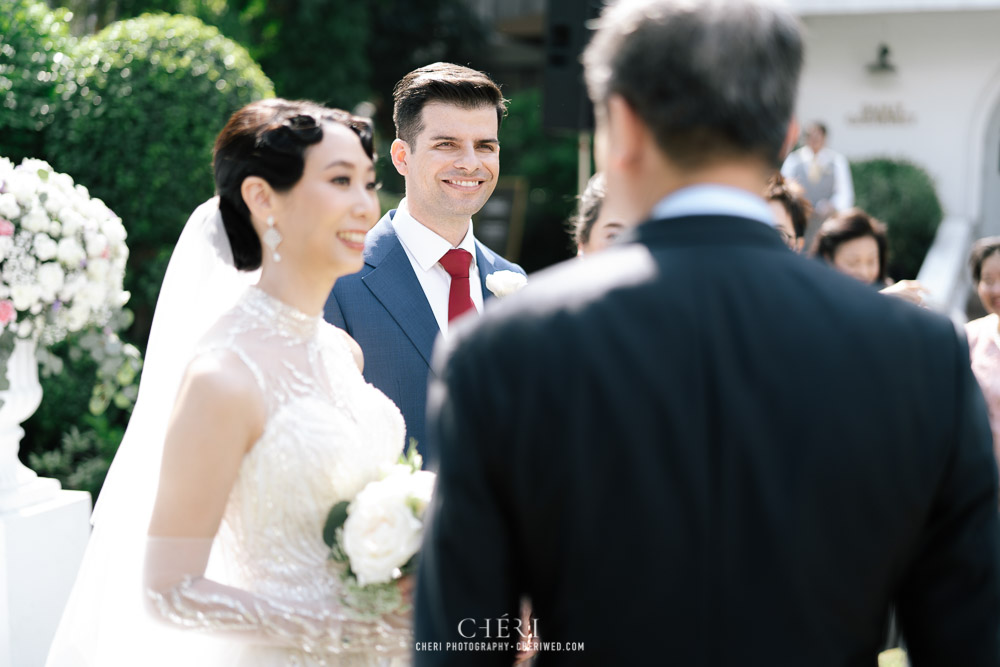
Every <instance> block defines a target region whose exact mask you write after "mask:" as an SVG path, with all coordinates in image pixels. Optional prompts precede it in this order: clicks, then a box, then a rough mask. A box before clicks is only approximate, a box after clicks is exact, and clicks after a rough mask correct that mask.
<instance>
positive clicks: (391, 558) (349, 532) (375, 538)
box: [343, 476, 423, 586]
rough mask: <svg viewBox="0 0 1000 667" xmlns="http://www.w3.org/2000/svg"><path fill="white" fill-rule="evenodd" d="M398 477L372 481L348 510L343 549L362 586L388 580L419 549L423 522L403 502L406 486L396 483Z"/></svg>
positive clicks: (398, 480)
mask: <svg viewBox="0 0 1000 667" xmlns="http://www.w3.org/2000/svg"><path fill="white" fill-rule="evenodd" d="M402 479H403V478H401V477H398V476H393V477H388V478H386V479H384V480H381V481H379V482H372V483H371V484H369V485H368V486H366V487H365V488H364V489H363V490H362V491H361V493H359V494H358V495H357V496H356V497H355V498H354V500H353V501H352V502H351V505H350V508H349V509H348V515H347V521H346V522H345V523H344V538H343V548H344V553H346V554H347V557H348V558H350V560H351V570H352V571H353V572H354V574H355V576H356V577H357V578H358V583H359V584H361V585H362V586H365V585H368V584H383V583H387V582H390V581H392V580H393V579H395V578H396V577H397V576H398V573H399V569H400V568H401V567H403V566H404V565H405V564H406V562H407V561H408V560H410V558H412V557H413V555H414V554H415V553H417V551H419V550H420V540H421V534H422V532H423V522H422V521H420V519H418V518H417V517H415V516H414V515H413V511H412V510H411V509H410V507H409V505H408V503H407V493H406V492H407V490H408V488H407V486H406V485H405V484H401V483H399V482H400V481H401V480H402Z"/></svg>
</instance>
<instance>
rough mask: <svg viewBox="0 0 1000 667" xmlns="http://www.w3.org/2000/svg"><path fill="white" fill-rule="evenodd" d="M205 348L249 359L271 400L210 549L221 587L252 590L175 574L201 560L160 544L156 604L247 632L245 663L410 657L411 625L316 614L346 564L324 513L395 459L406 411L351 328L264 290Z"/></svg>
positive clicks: (176, 618) (186, 620) (185, 623)
mask: <svg viewBox="0 0 1000 667" xmlns="http://www.w3.org/2000/svg"><path fill="white" fill-rule="evenodd" d="M200 349H201V351H202V352H218V351H224V353H231V354H235V355H236V356H237V357H239V359H240V360H242V362H243V363H244V364H245V365H246V366H247V368H249V369H250V370H251V371H252V373H253V375H254V377H255V378H256V380H257V383H258V386H259V388H260V390H261V393H262V395H263V396H264V397H265V400H266V402H267V411H268V417H267V422H266V426H265V428H264V431H263V433H262V435H261V437H260V439H259V440H258V441H257V442H256V443H255V444H254V445H253V448H252V449H251V450H250V451H249V452H248V453H247V454H246V456H245V457H244V459H243V463H242V465H241V468H240V471H239V475H238V477H237V479H236V483H235V484H234V486H233V489H232V492H231V494H230V496H229V501H228V504H227V506H226V510H225V515H224V518H223V522H222V527H221V528H220V531H219V534H218V535H217V537H216V539H215V544H214V545H213V546H212V550H213V551H214V552H215V554H216V557H217V558H218V561H217V562H218V564H219V566H220V567H221V571H223V572H226V573H228V574H227V575H226V576H227V578H228V580H226V581H220V582H218V583H221V584H228V585H229V586H232V587H235V588H238V589H242V590H243V591H248V592H250V593H252V594H254V596H256V599H250V600H248V599H246V598H245V597H243V596H239V595H237V596H232V597H228V596H227V593H226V591H225V589H223V588H222V587H216V586H212V585H210V584H211V583H212V582H204V581H202V582H198V583H197V585H196V580H192V579H191V578H190V577H187V578H185V577H184V575H185V574H186V573H183V572H180V573H178V572H176V569H177V564H178V563H186V562H190V561H191V559H190V558H189V556H188V554H186V553H185V551H188V544H187V543H185V542H181V543H180V544H176V543H177V540H154V542H157V543H158V544H156V546H155V548H156V549H157V550H159V551H160V552H161V553H159V554H158V555H157V557H156V558H155V560H153V561H152V562H153V563H160V562H162V563H163V566H162V567H160V568H158V569H159V570H160V571H159V572H157V571H154V572H152V573H150V572H148V569H149V568H150V567H151V566H150V564H149V562H147V577H148V578H152V579H153V580H160V579H164V580H165V581H168V582H170V583H169V584H167V585H165V586H162V585H161V586H157V587H156V589H155V590H152V591H150V594H151V595H152V596H153V597H154V600H155V605H156V608H157V609H158V610H159V612H160V614H161V615H162V616H163V618H164V619H165V620H167V621H169V622H172V623H175V624H177V625H178V626H181V627H185V628H194V629H203V630H207V631H209V632H212V631H216V632H222V633H226V634H227V635H228V634H231V633H234V632H235V633H237V634H240V633H245V634H246V638H245V639H244V638H242V637H239V638H238V639H237V643H239V644H241V646H239V647H237V648H239V651H238V655H239V659H235V660H234V664H238V665H239V666H240V667H243V666H244V665H247V666H250V665H253V666H254V667H257V666H258V665H260V666H261V667H264V666H267V667H270V666H272V665H275V666H276V665H303V666H306V665H308V666H310V667H311V666H313V665H332V664H337V665H375V664H382V662H383V658H382V657H381V656H380V655H379V654H378V653H377V652H376V646H380V647H381V649H382V650H388V651H389V652H390V654H391V655H395V656H397V657H402V656H404V655H405V654H406V652H407V651H408V649H409V647H410V646H411V642H410V641H409V636H408V635H409V629H408V624H406V623H397V624H396V625H395V626H394V628H390V627H389V626H383V625H373V624H367V623H364V622H361V621H352V620H350V616H349V610H347V609H344V610H343V611H342V612H339V613H337V614H336V617H335V618H327V619H321V618H319V617H318V616H317V610H319V609H322V608H324V607H328V606H329V603H330V601H336V600H338V599H339V593H340V570H339V569H338V566H337V565H336V563H334V562H333V561H331V560H329V558H328V556H329V549H328V547H327V546H326V545H325V544H324V543H323V539H322V534H323V525H324V522H325V520H326V515H327V513H328V512H329V510H330V508H331V507H332V506H333V505H334V504H335V503H337V502H339V501H341V500H350V499H351V498H353V497H354V496H355V495H356V494H357V493H358V492H359V491H361V489H362V488H364V486H365V485H366V484H367V483H368V482H371V481H374V480H377V479H379V475H380V471H382V470H384V469H385V468H386V467H388V466H391V465H392V464H393V463H395V462H396V460H397V459H398V458H399V455H400V452H401V450H402V447H403V439H404V425H403V418H402V415H401V414H400V412H399V410H398V409H397V408H396V406H395V404H393V403H392V401H390V400H389V399H388V398H386V397H385V395H383V394H382V393H381V392H380V391H378V390H377V389H375V387H373V386H371V385H370V384H368V383H366V382H365V380H364V378H363V377H362V375H361V372H360V371H359V369H358V367H357V365H356V362H355V360H354V356H353V354H352V352H351V349H350V348H349V347H348V344H347V341H346V340H345V339H344V335H343V333H341V332H339V331H338V330H337V329H336V328H334V327H333V325H330V324H328V323H326V322H324V321H323V320H322V318H321V317H319V316H317V317H309V316H307V315H304V314H302V313H300V312H299V311H297V310H295V309H294V308H292V307H291V306H288V305H286V304H284V303H282V302H280V301H278V300H277V299H275V298H273V297H271V296H269V295H267V294H266V293H264V292H263V291H261V290H259V289H257V288H255V287H251V288H249V289H248V291H247V292H246V294H244V296H243V297H242V298H241V299H240V301H239V302H238V303H237V305H236V307H235V308H233V310H232V311H230V312H229V313H228V314H226V315H225V316H224V317H223V318H222V319H221V320H220V321H219V323H218V324H217V325H216V326H215V327H213V328H212V329H211V330H210V331H209V333H208V335H207V336H206V338H205V340H204V341H203V342H202V344H201V346H200ZM195 560H196V559H195ZM178 575H180V581H179V582H178V583H174V582H175V581H177V580H178V578H179V577H178ZM209 576H211V575H209ZM272 605H275V606H274V608H273V609H272V610H271V611H270V612H268V611H267V609H268V608H269V607H270V606H272ZM262 609H263V611H262ZM397 621H402V617H400V618H399V619H397ZM338 626H341V627H339V628H338ZM331 628H332V632H331ZM261 639H262V640H263V641H264V643H265V644H270V645H263V646H262V645H260V644H258V643H257V641H258V640H261Z"/></svg>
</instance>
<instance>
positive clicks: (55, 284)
mask: <svg viewBox="0 0 1000 667" xmlns="http://www.w3.org/2000/svg"><path fill="white" fill-rule="evenodd" d="M65 280H66V274H65V273H64V272H63V268H62V267H61V266H59V265H58V264H56V263H55V262H46V263H45V264H42V265H41V266H39V267H38V286H39V288H41V298H42V300H44V301H47V302H49V303H52V302H53V301H55V300H56V295H57V294H58V293H59V290H61V289H62V287H63V283H64V282H65Z"/></svg>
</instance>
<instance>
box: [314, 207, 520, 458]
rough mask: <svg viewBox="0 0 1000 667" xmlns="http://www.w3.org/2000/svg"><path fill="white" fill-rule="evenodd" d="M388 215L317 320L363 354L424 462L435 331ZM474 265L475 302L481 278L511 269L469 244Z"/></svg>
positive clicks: (481, 247) (488, 294) (367, 369)
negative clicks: (347, 338)
mask: <svg viewBox="0 0 1000 667" xmlns="http://www.w3.org/2000/svg"><path fill="white" fill-rule="evenodd" d="M395 213H396V211H395V210H392V211H389V212H388V213H386V214H385V215H384V216H383V217H382V219H381V220H379V221H378V223H377V224H376V225H375V226H374V227H373V228H372V229H371V231H370V232H368V235H367V236H366V237H365V250H364V260H365V265H364V267H363V268H362V269H361V271H359V272H358V273H355V274H353V275H350V276H345V277H343V278H340V279H338V280H337V282H336V284H335V285H334V286H333V292H331V294H330V298H329V299H328V300H327V302H326V307H325V308H324V317H325V318H326V321H328V322H330V323H331V324H334V325H336V326H338V327H340V328H341V329H344V330H345V331H347V333H349V334H350V335H351V336H352V337H353V338H354V340H356V341H357V342H358V344H359V345H361V349H362V351H363V352H364V355H365V370H364V374H365V379H366V380H368V382H370V383H372V384H373V385H375V386H376V387H378V388H379V389H380V390H381V391H382V393H384V394H385V395H386V396H388V397H389V398H391V399H392V400H393V401H394V402H395V403H396V405H397V406H398V407H399V410H400V412H402V413H403V418H404V419H405V420H406V433H407V436H408V437H410V438H415V439H416V440H417V445H418V449H419V451H420V453H421V454H422V455H423V456H424V458H425V460H426V458H427V454H428V452H427V448H426V446H427V445H426V442H425V441H426V438H425V437H424V424H425V417H426V411H427V379H428V375H429V372H430V359H431V352H432V350H433V348H434V339H435V338H436V337H437V335H438V333H439V332H440V330H439V329H438V325H437V320H435V319H434V313H433V311H431V306H430V304H429V303H428V301H427V297H426V296H424V291H423V288H421V286H420V281H419V280H418V279H417V275H416V274H415V273H414V272H413V266H412V265H411V264H410V260H409V258H408V257H407V256H406V250H405V249H404V248H403V245H402V244H401V243H400V241H399V237H397V236H396V231H395V230H394V229H393V227H392V216H393V215H394V214H395ZM476 263H477V266H478V267H479V277H480V282H481V284H482V290H483V301H484V303H485V302H486V300H487V299H490V298H492V296H493V295H492V293H491V292H490V291H489V290H488V289H486V276H487V275H489V274H491V273H493V272H494V271H504V270H506V271H517V272H518V273H522V274H523V273H524V271H522V270H521V267H519V266H517V265H515V264H511V263H510V262H508V261H507V260H505V259H504V258H502V257H500V256H499V255H496V254H495V253H493V252H492V251H491V250H490V249H489V248H487V247H486V246H484V245H483V244H481V243H479V241H476Z"/></svg>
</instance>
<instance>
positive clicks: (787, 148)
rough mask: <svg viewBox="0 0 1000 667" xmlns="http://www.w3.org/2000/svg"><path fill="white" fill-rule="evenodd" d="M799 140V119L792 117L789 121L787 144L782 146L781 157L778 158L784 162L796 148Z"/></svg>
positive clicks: (786, 134) (786, 133) (786, 135)
mask: <svg viewBox="0 0 1000 667" xmlns="http://www.w3.org/2000/svg"><path fill="white" fill-rule="evenodd" d="M798 140H799V119H798V118H796V117H795V116H792V118H791V120H789V121H788V130H787V131H786V132H785V142H784V143H783V144H781V155H779V156H778V157H779V158H780V159H781V160H782V161H784V159H785V158H786V157H788V154H789V153H791V152H792V149H793V148H795V142H797V141H798Z"/></svg>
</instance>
